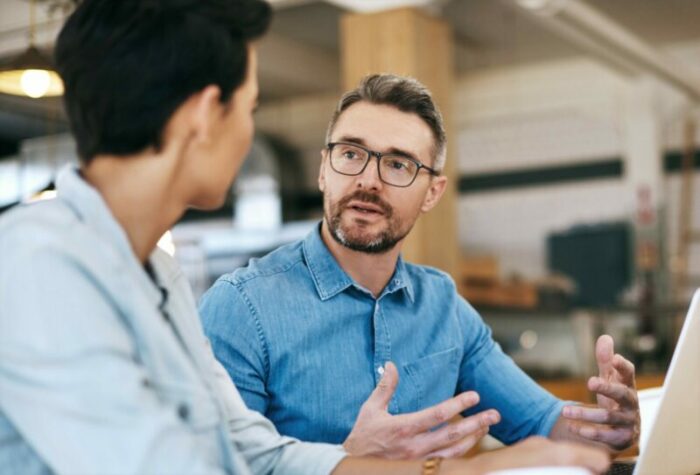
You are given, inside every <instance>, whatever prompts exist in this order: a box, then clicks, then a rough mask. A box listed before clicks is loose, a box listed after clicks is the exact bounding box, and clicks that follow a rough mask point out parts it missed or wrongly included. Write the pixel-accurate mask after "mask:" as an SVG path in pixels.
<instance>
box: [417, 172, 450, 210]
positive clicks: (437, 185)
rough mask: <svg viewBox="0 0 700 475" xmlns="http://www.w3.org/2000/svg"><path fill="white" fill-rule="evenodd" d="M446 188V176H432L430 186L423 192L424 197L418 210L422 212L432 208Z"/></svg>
mask: <svg viewBox="0 0 700 475" xmlns="http://www.w3.org/2000/svg"><path fill="white" fill-rule="evenodd" d="M446 189H447V177H446V176H444V175H440V176H437V177H434V178H433V179H432V180H431V181H430V187H429V188H428V191H427V192H426V193H425V198H423V204H422V205H421V207H420V210H421V211H422V212H423V213H427V212H428V211H430V210H431V209H433V208H434V207H435V205H437V204H438V202H439V201H440V198H441V197H442V195H443V193H445V190H446Z"/></svg>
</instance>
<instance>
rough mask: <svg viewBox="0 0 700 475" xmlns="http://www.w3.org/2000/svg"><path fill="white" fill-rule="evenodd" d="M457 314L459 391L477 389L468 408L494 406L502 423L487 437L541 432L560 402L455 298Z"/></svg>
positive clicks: (544, 433) (514, 437)
mask: <svg viewBox="0 0 700 475" xmlns="http://www.w3.org/2000/svg"><path fill="white" fill-rule="evenodd" d="M459 300H460V303H459V309H458V318H459V323H460V326H461V328H462V338H463V339H464V357H463V360H462V363H461V366H460V375H459V380H458V387H457V389H458V390H459V391H467V390H474V391H477V392H478V393H479V396H480V397H481V400H480V402H479V404H478V405H477V406H476V407H475V408H473V409H470V411H469V412H468V413H467V415H469V414H470V413H471V412H472V411H479V410H487V409H495V410H497V411H498V412H499V413H500V415H501V420H502V422H501V423H499V424H497V425H495V426H493V427H492V428H491V430H490V433H491V435H493V436H494V437H496V438H497V439H499V440H500V441H502V442H503V443H505V444H512V443H515V442H517V441H519V440H522V439H524V438H526V437H530V436H547V435H548V434H549V433H550V431H551V430H552V427H553V426H554V425H555V423H556V421H557V418H558V417H559V415H560V414H561V409H562V408H563V406H564V402H562V401H560V400H559V399H557V398H555V397H554V396H553V395H552V394H550V393H549V392H547V391H546V390H545V389H543V388H542V387H541V386H540V385H538V384H537V383H536V382H535V381H533V380H532V378H530V376H528V375H527V374H525V372H523V370H522V369H520V368H519V367H518V366H517V365H516V364H515V362H514V361H513V360H512V359H511V358H510V357H509V356H508V355H506V354H505V353H504V352H503V350H501V348H500V346H499V345H498V344H497V343H496V342H495V341H494V340H493V338H492V336H491V330H490V328H489V327H488V326H487V325H486V324H485V323H484V322H483V320H482V319H481V317H480V316H479V314H478V313H477V312H476V310H474V309H473V308H472V307H471V306H470V305H469V304H468V303H467V302H466V301H465V300H464V299H462V298H461V297H460V298H459Z"/></svg>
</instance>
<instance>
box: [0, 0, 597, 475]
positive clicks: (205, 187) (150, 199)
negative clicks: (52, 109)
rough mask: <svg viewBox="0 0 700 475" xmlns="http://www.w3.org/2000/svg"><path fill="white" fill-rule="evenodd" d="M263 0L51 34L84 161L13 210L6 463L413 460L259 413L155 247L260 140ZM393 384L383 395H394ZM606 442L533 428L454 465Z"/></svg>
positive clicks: (95, 16) (465, 467) (237, 468)
mask: <svg viewBox="0 0 700 475" xmlns="http://www.w3.org/2000/svg"><path fill="white" fill-rule="evenodd" d="M269 17H270V9H269V6H268V5H267V4H265V3H263V2H261V1H259V0H119V1H115V0H83V1H82V2H81V3H80V5H79V6H78V7H77V9H76V11H75V13H74V14H73V15H72V16H71V17H70V19H69V20H68V21H67V23H66V25H65V26H64V28H63V30H62V31H61V34H60V36H59V39H58V42H57V45H56V63H57V67H58V69H59V72H60V74H61V76H62V78H63V81H64V85H65V91H66V92H65V104H66V109H67V113H68V117H69V120H70V123H71V127H72V130H73V133H74V135H75V138H76V142H77V146H78V152H79V156H80V161H81V165H80V168H79V169H77V170H76V169H66V170H64V171H63V172H62V173H61V175H60V176H59V178H58V181H57V191H58V198H56V199H55V200H52V201H49V202H41V203H38V204H33V205H29V206H26V207H21V208H20V209H17V210H14V211H11V212H9V213H7V215H4V216H3V218H2V220H0V302H2V305H0V474H20V473H21V474H46V473H59V474H64V473H81V474H82V473H84V474H110V473H114V474H130V473H134V474H137V473H138V474H141V473H143V474H151V473H168V474H170V473H172V474H175V473H183V474H204V473H206V474H219V473H229V474H243V475H246V474H251V473H254V474H311V475H314V474H323V475H325V474H328V473H330V472H331V471H332V472H333V473H334V474H337V475H347V474H356V473H365V474H370V475H371V474H379V473H387V474H399V473H401V474H405V473H420V471H421V467H422V466H425V469H426V470H432V469H433V468H434V467H433V465H436V464H439V461H438V460H434V461H431V462H430V464H432V465H425V464H423V463H422V462H420V461H400V462H387V461H381V460H372V459H361V458H355V457H348V456H347V453H346V452H345V451H343V450H342V449H341V447H339V446H332V445H328V444H308V443H300V442H299V441H297V440H294V439H291V438H288V437H282V436H280V435H279V434H278V433H277V432H276V431H275V429H274V427H273V425H272V424H271V423H270V422H269V421H268V420H266V419H265V418H263V417H262V416H261V415H259V414H258V413H256V412H253V411H250V410H248V409H247V408H246V407H245V405H244V403H243V401H242V400H241V398H240V396H239V394H238V392H237V391H236V388H235V387H234V385H233V384H232V382H231V380H230V378H229V377H228V375H227V374H226V372H225V370H223V368H221V366H220V365H219V364H218V363H217V362H216V360H215V359H214V357H213V355H212V353H211V350H210V349H209V347H208V346H207V344H206V339H205V337H204V335H203V333H202V330H201V327H200V324H199V320H198V316H197V313H196V308H195V306H194V302H193V299H192V297H191V293H190V291H189V288H188V286H187V283H186V281H185V279H184V277H183V275H182V273H181V272H180V271H179V270H178V268H177V267H176V266H175V265H174V263H173V261H172V260H171V259H170V258H169V256H167V255H166V254H164V253H163V252H160V251H158V250H156V243H157V241H158V239H159V238H160V236H161V235H162V234H163V233H164V232H165V231H166V230H167V229H169V228H170V227H171V226H172V225H173V224H174V223H175V222H176V221H177V220H178V218H179V217H180V216H181V215H182V214H183V212H184V211H185V209H186V208H188V207H198V208H205V209H209V208H213V207H217V206H220V205H221V203H222V202H223V200H224V198H225V196H226V194H227V192H228V190H229V188H230V185H231V181H232V179H233V177H234V176H235V174H236V172H237V170H238V168H239V167H240V165H241V162H242V160H243V157H244V156H245V154H246V153H247V150H248V148H249V146H250V142H251V139H252V132H253V121H252V111H253V109H254V107H255V104H256V98H257V79H256V68H257V66H256V52H255V51H256V50H255V46H254V45H253V40H254V39H255V38H257V37H258V36H260V35H261V34H262V33H263V32H264V31H265V29H266V27H267V24H268V22H269ZM381 392H382V391H381V388H380V389H378V390H377V394H379V395H381ZM550 459H551V461H552V462H557V463H565V464H566V463H574V464H581V465H584V466H588V467H590V468H591V469H594V470H597V471H600V470H603V469H604V468H605V467H606V466H607V460H606V457H605V456H604V455H603V454H601V453H599V452H598V451H593V450H590V449H586V448H579V447H575V446H572V445H563V444H551V443H544V442H543V441H540V440H532V441H528V442H527V443H525V444H521V445H520V446H519V447H516V448H514V449H513V450H510V451H507V452H505V453H504V454H503V455H502V457H501V458H500V459H499V458H498V457H484V458H481V459H480V460H476V461H472V462H466V461H446V462H445V464H444V465H443V468H444V472H443V473H446V474H457V473H481V472H483V471H485V470H490V469H493V468H498V467H499V466H500V467H502V466H504V464H505V466H508V465H511V466H513V465H516V466H517V465H532V464H536V463H542V462H543V461H545V462H546V461H548V460H550Z"/></svg>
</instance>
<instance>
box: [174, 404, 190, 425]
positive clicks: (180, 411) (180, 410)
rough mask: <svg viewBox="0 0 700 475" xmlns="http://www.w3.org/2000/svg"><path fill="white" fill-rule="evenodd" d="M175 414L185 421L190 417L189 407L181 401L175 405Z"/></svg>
mask: <svg viewBox="0 0 700 475" xmlns="http://www.w3.org/2000/svg"><path fill="white" fill-rule="evenodd" d="M177 415H178V416H179V417H180V419H182V420H183V421H186V420H187V419H188V418H189V417H190V408H189V407H187V404H184V403H183V404H180V405H179V406H177Z"/></svg>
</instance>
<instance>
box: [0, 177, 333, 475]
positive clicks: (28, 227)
mask: <svg viewBox="0 0 700 475" xmlns="http://www.w3.org/2000/svg"><path fill="white" fill-rule="evenodd" d="M57 189H58V198H56V199H54V200H51V201H46V202H40V203H37V204H32V205H28V206H22V207H20V208H19V209H17V210H13V211H11V212H9V213H8V214H7V215H5V216H3V217H2V219H0V302H1V304H0V474H3V475H4V474H23V475H25V474H49V473H58V474H112V473H113V474H120V475H122V474H156V473H158V474H160V473H162V474H166V473H167V474H177V473H181V474H219V473H229V474H232V473H235V474H242V475H247V474H251V473H254V474H261V475H262V474H279V475H306V474H318V475H321V474H323V475H325V474H328V473H330V472H331V471H332V470H333V468H334V467H335V466H336V464H337V463H338V461H339V460H341V459H342V458H343V457H344V456H345V454H344V452H342V450H341V449H340V448H339V447H338V446H331V445H323V444H305V443H300V442H299V441H297V440H294V439H292V438H289V437H282V436H280V435H279V434H278V433H277V431H276V430H275V428H274V427H273V425H272V424H271V423H270V422H269V421H268V420H266V419H265V418H263V417H262V416H261V415H260V414H259V413H257V412H254V411H251V410H248V409H247V408H246V407H245V405H244V403H243V401H242V399H241V397H240V395H239V393H238V392H237V390H236V388H235V387H234V385H233V383H232V382H231V379H230V378H229V376H228V374H226V371H225V370H224V369H223V368H222V367H221V365H220V364H219V363H218V362H217V361H216V360H215V358H214V357H213V354H212V352H211V349H210V347H209V346H208V343H207V341H206V338H205V336H204V334H203V332H202V329H201V325H200V322H199V318H198V316H197V310H196V306H195V303H194V299H193V297H192V294H191V292H190V290H189V287H188V284H187V282H186V279H185V278H184V276H183V274H182V273H181V272H180V270H179V269H178V267H177V266H176V265H175V263H174V261H173V260H172V259H171V258H170V256H168V255H166V254H165V253H164V252H162V251H156V252H154V253H153V255H152V256H151V258H150V264H151V266H152V268H153V273H154V279H155V281H154V280H153V279H151V278H150V277H149V276H148V274H147V273H146V271H145V270H144V267H143V266H142V265H141V263H140V262H139V261H138V260H137V258H136V256H135V255H134V253H133V252H132V250H131V247H130V245H129V241H128V239H127V236H126V234H125V232H124V230H123V229H122V228H121V227H120V226H119V224H118V223H117V221H116V220H115V219H114V217H113V216H112V214H111V212H110V210H109V208H108V207H107V205H106V204H105V202H104V201H103V199H102V197H101V196H100V195H99V194H98V192H97V191H96V190H95V189H93V188H92V187H90V185H88V184H87V183H86V182H85V181H83V180H82V179H81V177H80V176H79V174H78V173H77V172H76V171H75V170H70V169H68V170H65V171H64V172H63V173H62V174H61V175H60V177H59V179H58V183H57Z"/></svg>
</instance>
